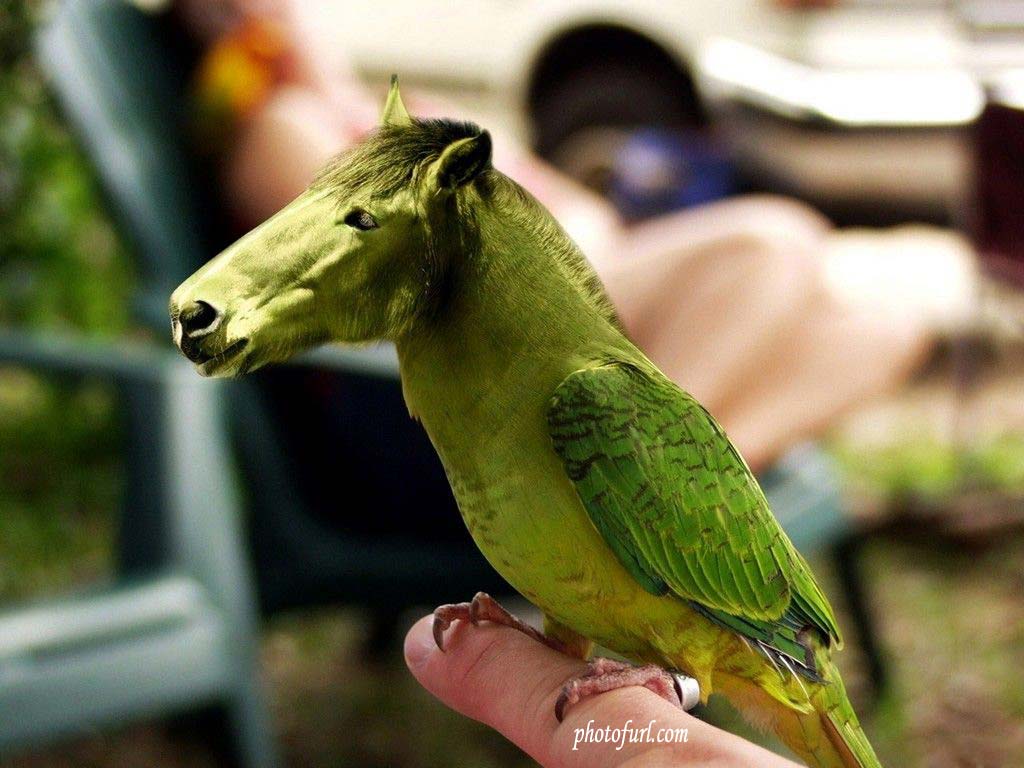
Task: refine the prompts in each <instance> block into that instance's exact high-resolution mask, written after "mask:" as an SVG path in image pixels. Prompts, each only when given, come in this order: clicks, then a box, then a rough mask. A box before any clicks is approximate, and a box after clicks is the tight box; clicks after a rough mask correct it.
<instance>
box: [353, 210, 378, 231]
mask: <svg viewBox="0 0 1024 768" xmlns="http://www.w3.org/2000/svg"><path fill="white" fill-rule="evenodd" d="M345 223H346V224H348V225H349V226H350V227H353V228H355V229H358V230H361V231H363V232H365V231H366V230H368V229H376V228H377V227H378V226H380V225H379V224H377V220H376V219H375V218H373V216H371V215H370V214H369V213H367V212H366V211H364V210H363V209H362V208H354V209H353V210H351V211H349V213H348V215H346V216H345Z"/></svg>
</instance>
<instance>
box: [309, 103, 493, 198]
mask: <svg viewBox="0 0 1024 768" xmlns="http://www.w3.org/2000/svg"><path fill="white" fill-rule="evenodd" d="M480 133H481V129H480V127H479V126H478V125H476V124H474V123H468V122H461V121H458V120H424V119H415V118H414V119H413V121H412V124H410V125H397V126H393V125H382V126H380V127H379V128H377V129H376V130H375V131H374V132H373V133H371V134H370V135H369V137H367V139H366V140H365V141H362V142H360V143H359V144H357V145H356V146H355V147H353V148H352V149H350V150H348V151H346V152H342V153H341V154H340V155H338V156H337V157H335V158H334V159H333V160H331V161H330V162H329V163H328V164H327V165H326V166H325V167H324V169H323V170H322V171H320V173H319V174H318V175H317V177H316V179H314V181H313V184H312V189H329V190H331V191H332V192H334V193H335V194H336V195H337V197H338V198H339V200H344V199H346V198H348V197H349V196H350V195H352V194H353V193H355V192H365V191H366V190H367V189H369V190H370V197H372V198H383V197H390V196H391V195H394V194H396V193H397V192H399V191H400V190H402V189H404V188H405V187H407V186H409V185H410V184H412V183H413V181H414V177H415V175H416V172H417V171H418V170H419V168H420V167H421V166H423V165H424V164H427V163H430V162H433V161H434V160H436V159H437V158H439V157H440V156H441V153H442V152H443V151H444V149H445V147H447V146H448V145H449V144H451V143H452V142H454V141H458V140H459V139H468V138H470V137H473V136H478V135H480Z"/></svg>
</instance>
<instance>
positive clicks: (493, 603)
mask: <svg viewBox="0 0 1024 768" xmlns="http://www.w3.org/2000/svg"><path fill="white" fill-rule="evenodd" d="M455 621H468V622H469V623H470V624H472V625H473V626H478V625H479V624H480V622H481V621H490V622H493V623H495V624H501V625H503V626H506V627H511V628H512V629H515V630H517V631H519V632H522V633H523V634H524V635H527V636H528V637H531V638H533V639H534V640H537V641H538V642H541V643H544V645H546V646H548V647H549V648H554V649H555V650H556V651H560V652H564V648H563V647H562V645H561V644H560V643H559V642H558V641H557V640H552V639H551V638H549V637H547V636H546V635H544V634H543V633H542V632H540V631H538V630H536V629H534V628H533V627H531V626H530V625H529V624H527V623H525V622H524V621H521V620H520V619H517V618H516V617H515V616H513V615H512V614H511V613H509V612H508V611H506V610H505V609H504V608H502V607H501V604H500V603H498V601H497V600H495V599H494V598H493V597H491V596H490V595H488V594H487V593H486V592H477V593H476V594H475V595H474V596H473V599H472V600H471V601H470V602H468V603H449V604H448V605H441V606H438V607H437V608H435V609H434V622H433V626H432V630H433V634H434V642H435V643H437V647H438V648H440V649H441V651H444V633H445V630H447V629H448V628H449V627H450V626H451V625H452V622H455Z"/></svg>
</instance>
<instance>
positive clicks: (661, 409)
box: [398, 170, 878, 768]
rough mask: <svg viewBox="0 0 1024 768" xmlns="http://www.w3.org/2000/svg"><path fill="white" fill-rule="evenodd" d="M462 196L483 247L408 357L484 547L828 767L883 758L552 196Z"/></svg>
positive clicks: (740, 485) (716, 432) (776, 565)
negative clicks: (549, 207) (555, 213)
mask: <svg viewBox="0 0 1024 768" xmlns="http://www.w3.org/2000/svg"><path fill="white" fill-rule="evenodd" d="M463 194H464V195H465V197H464V198H463V199H461V200H460V205H464V206H467V207H470V206H471V207H472V210H473V227H474V230H475V232H476V235H477V237H476V243H477V250H476V251H475V252H473V253H470V254H467V255H466V258H465V259H464V260H463V261H461V262H460V263H459V265H458V267H457V272H456V273H455V274H454V275H453V277H452V280H453V288H452V290H451V293H450V294H449V295H448V297H447V300H446V304H445V306H444V307H443V308H442V309H440V310H439V311H438V312H437V313H436V314H435V315H433V316H432V317H431V319H430V320H429V322H425V323H423V324H422V325H421V326H419V327H418V328H417V329H416V330H415V331H413V332H412V333H410V334H406V335H404V336H402V337H400V338H399V339H398V349H399V357H400V361H401V368H402V379H403V386H404V389H405V394H406V401H407V403H408V405H409V408H410V411H411V412H412V413H413V414H414V415H415V416H417V417H418V418H420V419H421V421H422V422H423V424H424V426H425V427H426V429H427V431H428V433H429V434H430V437H431V439H432V441H433V443H434V445H435V447H436V448H437V450H438V453H439V454H440V456H441V458H442V460H443V462H444V466H445V469H446V471H447V473H448V477H449V480H450V482H451V485H452V489H453V491H454V493H455V496H456V499H457V500H458V502H459V507H460V510H461V511H462V514H463V517H464V519H465V521H466V524H467V526H468V528H469V530H470V532H471V534H472V536H473V538H474V540H475V541H476V542H477V544H478V545H479V547H480V549H481V550H482V551H483V553H484V554H485V556H486V557H487V558H488V560H490V562H491V563H492V564H493V565H494V566H495V568H496V569H497V570H498V571H499V572H500V573H501V574H502V575H503V576H504V577H505V578H506V579H508V581H509V582H510V583H511V584H512V585H513V586H514V587H515V588H516V589H517V590H519V591H520V592H521V593H522V594H523V595H524V596H525V597H527V598H528V599H529V600H530V601H531V602H533V603H534V604H535V605H537V606H538V607H539V608H540V609H541V610H542V611H543V612H544V614H545V616H546V617H547V622H546V626H548V627H551V626H556V627H560V628H568V629H569V630H571V631H572V632H575V633H578V634H579V635H582V636H584V637H586V638H588V639H590V640H593V641H595V642H597V643H598V644H600V645H602V646H604V647H606V648H609V649H611V650H613V651H615V652H617V653H620V654H623V655H624V656H626V657H628V658H631V659H634V660H636V661H642V662H653V663H658V664H661V665H663V666H666V667H669V668H672V669H677V670H680V671H683V672H685V673H687V674H689V675H692V676H693V677H695V678H696V679H697V680H698V681H699V682H700V685H701V690H702V695H704V696H705V697H706V696H707V695H709V694H710V693H713V692H720V693H723V694H724V695H726V696H728V697H729V698H730V699H731V700H732V702H733V703H734V704H735V705H736V706H737V707H738V708H739V709H740V710H741V711H742V712H743V713H744V714H745V715H746V716H747V717H748V718H749V719H751V720H752V721H753V722H755V723H757V724H760V725H763V726H767V727H769V728H770V729H771V730H772V731H774V732H775V733H777V734H778V735H779V737H780V738H781V739H782V740H783V741H784V742H785V743H786V744H787V745H789V746H790V747H791V748H792V749H793V750H794V751H795V752H796V753H797V754H799V755H800V756H801V757H802V758H804V759H805V760H807V761H808V762H809V763H811V764H812V765H818V766H861V767H862V768H867V767H868V766H875V765H877V764H878V763H877V760H876V758H875V757H874V754H873V752H872V751H871V748H870V745H869V744H868V742H867V740H866V739H865V738H864V736H863V733H862V732H861V730H860V726H859V725H858V724H857V720H856V716H855V715H854V713H853V710H852V708H851V707H850V705H849V703H848V701H847V699H846V696H845V692H843V689H842V683H841V682H840V681H839V677H838V674H837V672H836V671H835V669H834V667H833V666H832V665H831V662H830V661H828V654H829V648H830V646H832V645H836V644H838V640H839V631H838V628H837V626H836V623H835V619H834V617H833V614H832V611H831V608H830V607H829V605H828V602H827V601H826V599H825V598H824V596H823V595H822V594H821V591H820V590H819V588H818V587H817V585H816V584H815V582H814V579H813V577H812V576H811V574H810V571H809V570H808V568H807V565H806V563H805V562H804V560H803V558H801V557H800V555H799V554H798V553H797V552H796V551H795V550H794V548H793V546H792V544H791V543H790V542H789V540H788V539H787V538H786V536H785V534H784V533H783V532H782V530H781V528H780V527H779V525H778V522H777V521H776V520H775V518H774V517H773V516H772V515H771V512H770V511H769V509H768V506H767V503H766V501H765V499H764V496H763V494H762V492H761V490H760V488H759V487H758V485H757V482H756V480H755V479H754V478H753V476H752V474H751V473H750V470H749V469H748V468H747V466H746V464H745V463H744V462H743V460H742V458H741V457H740V456H739V454H738V453H737V452H736V450H735V448H733V447H732V445H731V444H730V443H729V441H728V439H727V438H726V437H725V435H724V434H723V433H722V431H721V429H720V428H719V427H718V425H717V424H716V423H715V422H714V420H713V419H712V418H711V416H710V415H708V414H707V412H706V411H705V410H704V409H703V408H702V407H701V406H700V405H699V404H698V403H697V402H696V401H694V400H693V399H692V398H690V397H689V396H688V395H686V394H685V393H684V392H683V391H682V390H680V389H679V388H678V387H676V386H675V385H674V384H673V383H671V382H670V381H668V380H667V379H666V378H665V377H664V376H663V375H662V374H661V373H660V372H659V371H658V370H657V368H656V367H655V366H654V365H653V363H651V362H650V361H649V360H648V359H647V358H646V357H645V356H644V355H643V354H642V353H641V352H640V351H639V350H638V349H637V348H636V347H635V346H633V344H632V343H630V341H629V340H628V339H627V338H626V337H625V336H624V335H623V334H622V332H621V331H620V329H619V327H618V325H617V324H616V322H615V319H614V317H613V316H612V315H611V313H610V312H609V310H608V307H607V304H606V303H605V300H604V298H603V295H602V294H601V293H599V292H596V291H595V290H594V288H593V286H594V285H595V282H596V277H594V275H593V273H592V272H591V271H590V270H589V267H587V265H586V262H585V261H584V260H583V258H582V256H581V255H580V254H579V253H578V252H577V251H576V250H575V248H574V247H573V246H572V245H571V243H570V242H569V240H568V238H566V237H565V235H564V234H562V233H561V231H560V230H559V229H558V228H557V226H556V225H554V222H553V221H552V220H551V219H550V217H549V216H548V214H547V213H546V212H545V211H543V209H542V208H541V207H540V206H539V205H538V204H536V203H535V202H533V201H532V199H530V198H529V197H528V196H526V195H525V193H524V192H522V190H521V189H519V188H518V187H517V186H516V185H514V183H513V182H511V181H510V180H508V179H507V178H505V177H503V176H501V175H500V174H498V173H497V172H496V171H493V170H491V171H488V172H487V174H486V178H484V179H480V180H478V182H477V183H476V184H473V185H470V186H469V187H468V188H467V189H466V190H465V192H464V193H463ZM680 300H681V301H684V300H685V296H683V297H680ZM741 629H745V630H746V631H743V632H741V631H739V630H741ZM566 634H567V633H566V632H565V631H564V629H562V630H561V631H560V635H561V636H562V637H563V638H565V636H566ZM758 640H760V641H761V642H762V643H763V644H764V646H766V647H769V648H774V649H778V650H779V651H780V653H773V652H772V651H768V652H767V653H766V652H765V651H763V650H758ZM801 642H803V643H805V644H806V645H807V648H809V649H810V651H809V653H810V656H809V657H808V656H807V653H808V651H806V650H804V648H803V647H802V646H801V645H800V644H799V643H801ZM786 651H789V652H790V653H791V654H792V656H788V655H786V654H785V652H786ZM787 665H788V666H787ZM813 670H816V671H813ZM804 672H806V673H807V674H803V673H804ZM821 714H824V715H825V716H826V717H827V722H826V721H825V720H823V719H822V717H821ZM830 724H831V725H830ZM839 734H841V735H843V737H844V738H845V739H846V743H849V744H850V747H849V749H848V750H846V748H844V747H843V746H842V744H843V743H844V742H843V741H842V740H841V739H840V738H839V736H838V735H839ZM844 750H845V751H846V754H844Z"/></svg>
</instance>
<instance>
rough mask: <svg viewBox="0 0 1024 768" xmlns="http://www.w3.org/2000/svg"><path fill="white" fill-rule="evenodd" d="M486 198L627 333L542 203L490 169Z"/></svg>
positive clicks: (601, 287) (591, 273)
mask: <svg viewBox="0 0 1024 768" xmlns="http://www.w3.org/2000/svg"><path fill="white" fill-rule="evenodd" d="M480 185H481V186H482V187H483V189H482V190H481V192H482V194H483V195H484V197H490V198H491V199H492V200H493V202H494V204H495V206H496V207H498V208H499V209H500V210H501V212H502V217H503V218H504V219H506V220H507V221H508V222H509V224H511V226H512V227H513V228H514V229H517V230H519V231H522V232H528V233H530V234H531V235H532V237H531V239H532V240H534V241H535V242H537V243H538V244H539V247H540V249H541V251H542V252H543V254H544V256H545V257H547V258H550V259H551V261H552V263H553V264H554V265H555V267H556V268H557V269H558V271H559V272H560V273H561V274H562V276H563V278H564V279H565V280H566V281H567V282H568V283H570V284H571V285H573V286H575V287H576V289H577V290H579V291H580V292H581V293H582V294H583V295H584V297H585V298H586V299H587V302H588V303H589V304H590V305H591V306H593V307H594V308H595V309H596V310H597V311H598V313H599V314H600V315H601V316H602V317H603V318H604V319H605V320H607V321H608V322H609V323H611V324H612V325H614V326H615V327H617V328H618V329H619V330H620V331H622V332H623V333H625V330H624V328H623V326H622V323H621V322H620V320H619V317H618V315H617V314H616V312H615V307H614V306H613V305H612V302H611V299H609V298H608V293H607V292H606V291H605V287H604V284H603V283H602V282H601V278H599V277H598V276H597V272H595V271H594V268H593V266H591V264H590V262H589V261H588V260H587V257H586V256H584V254H583V251H581V250H580V248H579V246H578V245H576V243H575V242H573V240H572V238H571V237H569V235H568V234H567V233H566V231H565V230H564V229H562V225H561V224H559V223H558V220H557V219H556V218H555V217H554V216H553V215H552V214H551V212H550V211H549V210H548V209H547V208H545V207H544V206H543V205H542V204H541V203H540V201H538V200H537V199H536V198H535V197H534V196H533V195H531V194H530V193H529V192H528V191H527V190H525V189H524V188H523V187H522V186H520V184H519V183H518V182H516V181H515V180H514V179H512V178H510V177H508V176H506V175H505V174H503V173H501V172H500V171H497V170H494V169H491V170H489V171H487V172H486V173H484V174H481V176H480Z"/></svg>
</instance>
